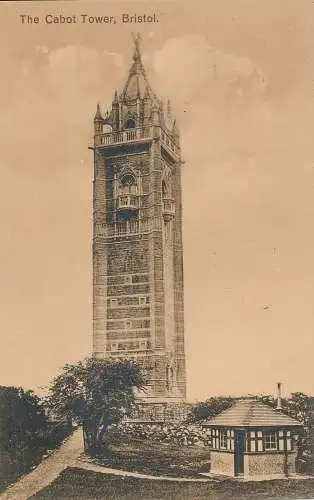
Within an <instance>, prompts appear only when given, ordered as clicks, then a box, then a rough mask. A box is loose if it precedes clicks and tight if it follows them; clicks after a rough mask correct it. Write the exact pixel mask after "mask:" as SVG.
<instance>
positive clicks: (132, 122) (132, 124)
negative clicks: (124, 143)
mask: <svg viewBox="0 0 314 500" xmlns="http://www.w3.org/2000/svg"><path fill="white" fill-rule="evenodd" d="M125 128H135V120H133V118H129V119H128V120H127V121H126V122H125Z"/></svg>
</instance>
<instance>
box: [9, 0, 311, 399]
mask: <svg viewBox="0 0 314 500" xmlns="http://www.w3.org/2000/svg"><path fill="white" fill-rule="evenodd" d="M144 7H145V8H144ZM50 12H51V13H64V14H66V15H72V14H76V15H79V14H81V13H88V14H90V15H95V14H97V15H117V17H118V19H119V16H120V15H121V13H123V12H130V13H136V12H137V13H138V14H141V13H143V12H147V13H153V12H156V13H157V16H158V18H159V23H158V24H154V25H139V24H137V25H122V24H121V23H119V22H118V23H117V24H116V25H113V26H108V25H81V24H78V23H77V24H75V25H66V26H64V25H57V24H56V25H46V24H45V23H44V22H41V23H39V24H37V25H22V24H21V22H20V19H19V14H21V13H30V14H32V15H38V16H40V18H41V19H43V17H44V16H45V14H47V13H50ZM0 14H1V15H0V46H1V51H0V61H1V81H0V109H1V113H0V124H1V129H0V130H1V133H0V151H1V164H0V169H1V184H0V190H1V195H0V204H1V210H0V227H1V238H0V252H1V259H0V276H1V287H0V298H1V305H2V307H1V316H0V329H1V351H0V384H2V385H22V386H23V387H26V388H33V389H34V390H37V388H38V387H40V386H43V385H45V384H47V383H48V382H49V380H51V378H52V377H53V376H54V375H55V374H56V371H57V370H58V369H59V368H60V367H61V366H62V365H63V364H65V363H66V362H71V361H76V360H78V359H80V358H82V357H84V356H86V355H88V353H89V351H90V347H91V333H92V308H91V302H92V295H91V292H92V280H91V276H92V267H91V234H92V233H91V232H92V220H91V214H92V176H93V173H92V154H91V152H90V151H89V150H88V146H90V145H91V143H92V134H93V127H92V120H93V116H94V113H95V109H96V104H97V102H98V101H100V102H101V105H102V108H103V109H104V110H105V109H106V106H109V105H110V102H111V100H112V96H113V93H114V90H115V88H118V89H121V87H122V86H123V84H124V82H125V79H126V76H127V72H128V69H129V66H130V63H131V57H132V44H131V35H130V34H131V31H137V30H139V31H141V33H142V39H143V42H142V51H143V59H144V61H145V66H146V71H147V75H148V79H149V80H150V82H151V85H152V87H153V89H154V91H155V92H156V93H157V94H159V95H161V96H164V97H169V98H170V100H171V102H172V108H173V112H174V114H175V115H176V116H177V118H178V121H179V125H180V131H181V143H182V151H183V157H184V160H185V162H186V163H185V164H184V167H183V179H182V182H183V211H184V273H185V319H186V327H185V331H186V356H187V370H188V397H189V399H190V400H195V399H200V400H201V399H205V398H206V397H210V396H212V395H218V394H246V393H256V392H264V393H272V392H274V390H275V384H276V382H277V381H281V382H282V383H283V391H284V393H289V392H292V391H303V392H306V393H308V394H313V379H312V375H311V372H312V363H313V361H312V351H313V347H314V340H313V331H314V259H313V255H314V236H313V227H314V196H313V195H314V164H313V146H312V142H313V131H314V113H313V111H314V110H313V76H314V75H313V68H314V65H313V62H314V61H313V54H314V52H313V50H314V49H313V19H314V16H313V6H312V2H311V1H310V0H302V1H301V2H300V1H299V0H291V1H289V0H272V1H271V2H270V1H268V2H261V1H260V0H224V1H222V0H215V1H214V0H212V1H210V2H205V1H204V2H200V1H194V2H187V1H186V2H185V1H184V2H168V1H159V2H156V3H155V4H154V3H153V2H146V1H142V2H137V3H135V2H132V1H131V0H130V1H127V2H124V3H122V2H119V1H116V2H109V1H108V2H107V1H104V2H101V3H100V2H97V1H96V2H92V1H91V2H81V1H76V2H67V3H66V2H62V1H61V2H55V3H49V2H43V3H42V4H40V3H37V2H34V3H33V4H31V3H23V2H14V3H12V4H9V3H6V2H1V5H0Z"/></svg>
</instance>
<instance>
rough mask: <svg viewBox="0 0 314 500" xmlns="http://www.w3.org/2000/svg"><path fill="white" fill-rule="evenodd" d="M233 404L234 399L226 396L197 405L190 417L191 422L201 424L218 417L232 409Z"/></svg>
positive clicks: (192, 409)
mask: <svg viewBox="0 0 314 500" xmlns="http://www.w3.org/2000/svg"><path fill="white" fill-rule="evenodd" d="M232 403H233V398H231V397H226V396H218V397H212V398H209V399H207V400H206V401H203V402H201V403H197V404H196V405H194V406H193V407H192V408H191V411H190V415H189V417H188V421H189V422H191V423H192V422H193V423H194V422H199V421H201V420H205V419H208V418H213V417H216V415H219V413H221V412H222V411H224V410H226V409H227V408H230V406H231V405H232Z"/></svg>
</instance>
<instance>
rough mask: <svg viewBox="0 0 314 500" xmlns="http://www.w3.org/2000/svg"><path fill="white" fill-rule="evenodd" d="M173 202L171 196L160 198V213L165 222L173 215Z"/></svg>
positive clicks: (174, 211)
mask: <svg viewBox="0 0 314 500" xmlns="http://www.w3.org/2000/svg"><path fill="white" fill-rule="evenodd" d="M175 213H176V209H175V202H174V200H173V199H172V198H162V214H163V217H164V220H165V221H166V222H168V221H170V220H171V219H173V217H174V216H175Z"/></svg>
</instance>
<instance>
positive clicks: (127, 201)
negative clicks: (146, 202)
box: [116, 194, 139, 212]
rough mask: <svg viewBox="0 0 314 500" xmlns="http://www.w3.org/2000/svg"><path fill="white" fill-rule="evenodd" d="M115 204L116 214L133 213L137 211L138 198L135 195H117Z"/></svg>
mask: <svg viewBox="0 0 314 500" xmlns="http://www.w3.org/2000/svg"><path fill="white" fill-rule="evenodd" d="M116 203H117V204H116V207H117V211H118V212H134V211H137V210H138V205H139V202H138V196H137V195H135V194H119V195H118V196H117V200H116Z"/></svg>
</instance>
